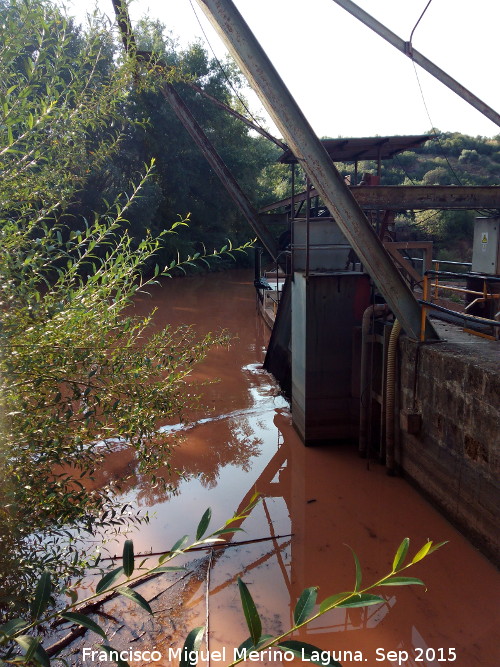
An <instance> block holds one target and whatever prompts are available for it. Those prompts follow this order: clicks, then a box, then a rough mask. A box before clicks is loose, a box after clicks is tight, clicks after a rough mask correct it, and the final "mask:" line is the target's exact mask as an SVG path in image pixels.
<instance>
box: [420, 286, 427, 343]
mask: <svg viewBox="0 0 500 667" xmlns="http://www.w3.org/2000/svg"><path fill="white" fill-rule="evenodd" d="M428 296H429V277H428V276H427V275H425V276H424V289H423V297H424V301H427V299H428ZM426 319H427V308H426V307H425V306H422V319H421V322H420V340H421V342H424V340H425V321H426Z"/></svg>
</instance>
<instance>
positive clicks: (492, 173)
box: [337, 129, 500, 262]
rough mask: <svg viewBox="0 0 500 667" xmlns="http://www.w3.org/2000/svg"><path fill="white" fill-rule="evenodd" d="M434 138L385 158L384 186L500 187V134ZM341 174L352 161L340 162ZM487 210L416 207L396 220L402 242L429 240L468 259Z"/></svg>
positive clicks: (453, 256) (435, 134) (439, 253)
mask: <svg viewBox="0 0 500 667" xmlns="http://www.w3.org/2000/svg"><path fill="white" fill-rule="evenodd" d="M429 135H430V136H431V138H430V139H429V141H428V142H426V143H425V144H424V145H423V146H421V147H420V148H418V149H416V150H414V151H405V152H404V153H401V154H399V155H396V156H395V157H394V158H393V159H392V160H387V161H384V162H382V173H381V183H383V184H384V185H498V184H500V135H497V136H496V137H492V138H488V137H480V136H478V137H470V136H467V135H464V134H460V133H458V132H440V131H438V130H435V129H434V130H432V131H430V132H429ZM337 166H338V167H339V170H340V172H341V173H342V174H343V175H347V174H352V171H353V168H352V165H346V164H339V165H337ZM358 169H359V171H360V172H361V173H362V172H364V171H371V172H373V173H375V171H376V164H375V163H374V162H360V163H359V166H358ZM481 215H488V212H486V211H415V212H408V213H406V214H405V215H403V214H399V216H398V218H397V221H396V222H397V224H396V229H397V237H398V239H399V240H406V239H408V240H414V239H415V240H416V239H421V240H424V239H425V240H431V241H433V242H434V247H435V252H434V254H435V256H436V257H438V258H440V259H449V260H457V261H466V262H467V261H469V262H470V260H471V256H472V239H473V225H474V218H475V217H476V216H481Z"/></svg>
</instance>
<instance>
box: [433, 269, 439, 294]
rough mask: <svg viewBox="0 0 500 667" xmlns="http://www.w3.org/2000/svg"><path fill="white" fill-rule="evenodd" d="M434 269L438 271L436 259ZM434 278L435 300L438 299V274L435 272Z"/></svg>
mask: <svg viewBox="0 0 500 667" xmlns="http://www.w3.org/2000/svg"><path fill="white" fill-rule="evenodd" d="M434 270H435V271H439V262H437V261H435V262H434ZM434 278H435V280H434V298H435V299H436V301H437V300H438V299H439V276H438V274H437V273H436V275H435V276H434Z"/></svg>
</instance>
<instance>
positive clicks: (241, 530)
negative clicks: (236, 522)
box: [217, 528, 245, 535]
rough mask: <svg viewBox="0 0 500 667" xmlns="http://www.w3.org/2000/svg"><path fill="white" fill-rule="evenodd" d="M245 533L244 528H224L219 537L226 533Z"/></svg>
mask: <svg viewBox="0 0 500 667" xmlns="http://www.w3.org/2000/svg"><path fill="white" fill-rule="evenodd" d="M238 531H239V532H241V533H244V532H245V531H244V530H243V528H223V529H222V530H218V531H217V535H225V534H226V533H237V532H238Z"/></svg>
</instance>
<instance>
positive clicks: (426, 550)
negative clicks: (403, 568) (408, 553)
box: [411, 540, 432, 565]
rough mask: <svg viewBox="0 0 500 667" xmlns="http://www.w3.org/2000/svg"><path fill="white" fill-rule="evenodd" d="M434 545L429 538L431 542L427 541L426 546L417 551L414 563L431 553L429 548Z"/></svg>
mask: <svg viewBox="0 0 500 667" xmlns="http://www.w3.org/2000/svg"><path fill="white" fill-rule="evenodd" d="M431 547H432V540H429V542H426V543H425V544H424V546H423V547H422V548H421V549H420V550H419V551H417V553H416V554H415V555H414V556H413V560H412V561H411V562H412V565H413V564H414V563H418V561H419V560H422V558H425V557H426V556H427V554H428V553H429V550H430V549H431Z"/></svg>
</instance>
